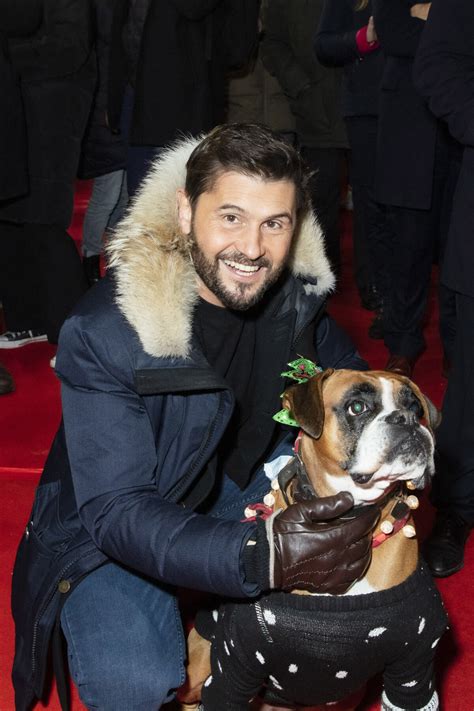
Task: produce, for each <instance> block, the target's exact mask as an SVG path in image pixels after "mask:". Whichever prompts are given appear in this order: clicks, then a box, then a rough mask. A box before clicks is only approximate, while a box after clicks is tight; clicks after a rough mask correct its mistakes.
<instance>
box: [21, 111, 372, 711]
mask: <svg viewBox="0 0 474 711" xmlns="http://www.w3.org/2000/svg"><path fill="white" fill-rule="evenodd" d="M307 179H308V176H307V174H306V171H305V167H304V165H303V164H302V162H301V159H300V157H299V155H298V154H297V153H296V152H295V151H294V149H293V148H291V147H289V146H287V145H286V144H285V143H283V142H282V141H280V140H279V139H278V138H277V137H276V136H275V135H274V134H273V133H271V132H270V131H269V130H266V129H264V128H262V127H259V126H256V125H230V126H221V127H218V128H216V129H215V130H214V131H212V132H211V133H210V134H209V135H207V136H205V137H204V138H203V139H202V140H201V141H197V140H186V141H183V142H181V143H178V144H176V145H174V146H172V147H171V148H170V149H169V151H168V152H167V153H166V154H164V155H163V156H162V157H161V159H160V160H159V161H158V162H157V163H156V164H155V166H154V167H153V169H152V171H151V173H150V174H149V176H148V177H147V179H146V180H145V182H144V184H143V186H142V189H141V191H140V193H139V194H138V195H137V197H136V198H135V200H134V202H133V203H132V205H131V207H130V209H129V211H128V214H127V215H126V217H125V218H124V220H123V221H122V223H121V224H120V225H119V227H118V229H117V231H116V234H115V236H114V238H113V239H112V241H111V243H110V245H109V248H108V252H109V269H108V273H107V276H106V277H105V278H104V279H103V280H101V282H100V283H99V284H98V285H97V286H96V287H94V289H92V290H90V292H89V293H88V294H87V295H86V296H85V298H84V300H83V301H82V302H81V304H79V306H78V307H77V309H76V310H75V312H74V313H73V314H72V315H71V316H70V318H69V319H68V320H67V322H66V324H65V326H64V328H63V330H62V333H61V339H60V347H59V350H58V356H57V373H58V376H59V377H60V379H61V383H62V404H63V424H62V425H61V427H60V429H59V431H58V434H57V436H56V438H55V441H54V443H53V446H52V449H51V452H50V455H49V458H48V461H47V464H46V467H45V470H44V473H43V476H42V479H41V482H40V486H39V487H38V490H37V494H36V498H35V502H34V507H33V512H32V514H31V517H30V523H29V524H28V526H27V529H26V532H25V536H24V538H23V540H22V541H21V544H20V548H19V552H18V557H17V561H16V565H15V573H14V581H13V597H12V599H13V614H14V617H15V622H16V631H17V646H16V656H15V664H14V670H13V679H14V682H15V687H16V695H17V711H21V710H22V709H27V708H28V707H29V705H30V703H31V701H32V700H33V699H34V698H35V697H40V696H41V694H42V691H43V683H44V678H45V671H46V664H47V659H48V649H49V646H50V642H51V639H53V640H55V641H56V642H58V640H59V638H60V631H61V634H64V636H65V638H66V642H67V649H68V661H69V667H70V672H71V675H72V677H73V680H74V682H75V683H76V684H77V686H78V689H79V693H80V696H81V699H82V701H83V703H84V704H85V706H86V707H87V708H91V709H92V708H94V709H101V711H105V710H110V711H116V709H118V708H123V709H127V711H133V710H135V709H136V710H138V709H142V710H143V711H150V709H158V708H159V707H160V706H161V705H162V704H163V703H164V702H165V701H166V700H169V699H171V698H173V696H174V694H175V690H176V688H177V687H179V686H180V684H181V683H182V682H183V680H184V665H185V652H184V637H183V629H182V625H181V621H180V618H179V614H178V607H177V599H176V592H175V589H176V586H181V587H189V588H195V589H200V590H205V591H209V592H212V593H214V594H218V595H221V596H231V597H246V596H247V597H253V596H255V595H258V594H259V593H260V592H261V591H262V590H266V589H269V588H270V587H271V583H270V581H271V580H279V581H280V583H279V584H280V587H281V589H289V588H290V587H291V583H290V582H289V577H288V571H289V570H291V571H295V570H296V571H298V572H300V573H301V576H302V578H303V579H304V580H306V581H307V582H306V587H307V589H308V590H310V591H311V590H313V591H317V590H320V589H323V590H325V591H328V590H331V589H332V588H335V587H338V589H341V586H342V587H349V586H350V585H351V583H352V582H353V581H354V580H356V579H357V578H358V577H360V576H361V575H362V574H363V573H364V571H365V568H366V566H367V564H368V562H369V556H370V553H368V552H367V551H368V550H369V545H368V537H369V536H370V532H371V529H372V527H373V525H375V519H376V516H377V514H376V513H374V514H369V516H368V517H367V518H365V519H363V518H362V517H358V518H357V519H354V520H353V521H348V522H347V523H345V524H343V525H341V526H340V527H339V528H338V533H337V534H336V535H334V532H333V535H332V537H328V536H327V534H326V528H325V521H327V520H328V519H330V518H333V517H334V516H337V515H339V514H341V513H343V512H346V511H347V510H348V509H350V508H351V507H352V504H353V501H352V497H351V496H350V495H348V494H342V495H339V496H337V497H330V498H329V499H317V500H316V499H315V500H313V501H309V502H302V503H298V504H294V505H293V506H290V507H289V508H288V509H287V510H286V511H285V512H284V513H282V514H279V515H277V516H275V517H274V519H273V527H270V526H268V527H265V525H261V523H257V524H253V523H245V524H243V523H241V522H240V519H242V516H243V511H244V508H245V506H246V505H248V504H249V503H252V502H259V501H261V499H262V496H263V494H264V493H266V490H267V488H268V479H267V478H266V476H265V474H264V470H263V465H264V464H265V463H266V462H272V461H274V460H277V458H278V457H279V456H283V455H289V454H291V452H292V442H293V440H294V437H295V434H294V432H289V431H288V428H285V427H284V426H282V425H279V424H277V423H276V422H275V421H274V420H273V419H272V414H273V413H275V412H276V411H277V410H278V409H280V404H279V403H280V393H281V392H282V390H283V387H284V383H283V381H282V379H281V377H280V374H281V372H282V371H283V370H285V368H286V364H287V363H288V361H289V360H291V359H292V358H295V357H296V356H297V355H303V356H306V357H308V358H311V359H313V360H315V361H317V362H318V363H320V364H321V365H322V366H323V367H329V366H332V367H336V368H337V367H349V368H359V369H360V368H362V369H364V368H365V363H364V362H363V361H362V360H361V359H360V357H359V356H358V354H357V353H356V351H355V349H354V347H353V345H352V343H351V342H350V340H349V339H348V337H347V336H346V335H345V334H344V333H343V332H342V331H341V330H340V329H339V328H338V327H337V326H336V324H335V323H334V322H333V321H332V320H331V319H330V318H329V317H328V315H327V314H326V313H325V309H324V300H325V295H326V294H327V293H328V291H329V290H330V289H331V288H332V286H333V277H332V274H331V271H330V268H329V266H328V262H327V260H326V257H325V253H324V246H323V242H322V238H321V234H320V230H319V228H318V226H317V224H316V222H315V220H314V218H313V216H312V214H311V212H310V210H309V208H308V199H307V195H306V183H307ZM275 466H277V465H276V464H275V465H274V467H275ZM267 529H268V530H267ZM301 534H304V537H305V545H304V546H301V545H300V543H299V541H300V539H301ZM315 550H318V552H319V553H321V552H322V553H323V555H322V557H319V558H318V561H317V565H315V564H314V558H315V555H314V551H315ZM325 551H328V552H330V553H331V555H330V556H325V555H324V552H325ZM326 561H329V563H328V564H327V569H326V567H325V565H326ZM334 562H335V564H334ZM300 587H301V585H300ZM53 628H54V629H55V630H56V634H53ZM59 648H60V647H59V644H58V645H57V647H56V651H57V650H59ZM55 656H56V659H59V658H60V654H56V655H55ZM57 666H60V665H57ZM59 688H61V684H59Z"/></svg>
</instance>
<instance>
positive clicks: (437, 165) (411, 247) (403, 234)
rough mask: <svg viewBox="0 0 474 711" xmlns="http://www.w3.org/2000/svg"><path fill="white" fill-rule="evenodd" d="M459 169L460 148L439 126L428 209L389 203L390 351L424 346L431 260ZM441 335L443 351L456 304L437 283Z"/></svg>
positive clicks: (450, 338)
mask: <svg viewBox="0 0 474 711" xmlns="http://www.w3.org/2000/svg"><path fill="white" fill-rule="evenodd" d="M458 173H459V149H458V147H457V145H456V144H455V143H454V141H453V140H452V139H450V138H449V136H447V134H446V132H445V130H444V129H443V128H441V127H440V129H439V131H438V139H437V145H436V152H435V160H434V169H433V191H432V200H431V208H430V209H429V210H416V209H412V208H406V207H397V206H389V208H388V210H389V214H390V230H391V235H392V237H391V243H390V246H391V248H390V250H389V254H388V261H387V294H388V297H387V299H386V300H385V308H384V334H385V336H384V340H385V345H386V346H387V348H388V350H389V351H390V352H391V353H396V354H399V355H404V356H407V357H409V358H416V357H417V356H418V355H419V354H420V353H421V351H422V350H423V348H424V346H425V341H424V337H423V321H424V318H425V313H426V304H427V299H428V293H429V287H430V279H431V269H432V265H433V260H434V259H438V261H439V262H442V258H443V253H444V247H445V244H446V239H447V234H448V229H449V222H450V216H451V207H452V201H453V194H454V189H455V187H456V181H457V176H458ZM439 297H440V334H441V337H442V341H443V348H444V350H445V353H446V355H448V356H450V355H451V353H452V350H453V346H454V336H455V319H456V307H455V298H454V294H453V292H451V291H450V290H449V289H447V288H446V287H441V288H440V291H439Z"/></svg>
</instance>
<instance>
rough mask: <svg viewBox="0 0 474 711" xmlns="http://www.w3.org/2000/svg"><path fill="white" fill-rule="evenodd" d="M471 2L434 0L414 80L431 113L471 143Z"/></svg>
mask: <svg viewBox="0 0 474 711" xmlns="http://www.w3.org/2000/svg"><path fill="white" fill-rule="evenodd" d="M473 37H474V3H473V2H472V0H450V2H449V3H448V2H445V1H444V0H434V2H433V3H432V7H431V11H430V14H429V18H428V21H427V23H426V27H425V30H424V32H423V36H422V39H421V42H420V47H419V49H418V53H417V57H416V61H415V69H414V81H415V85H416V87H417V89H418V91H419V92H420V93H421V94H422V95H423V96H424V97H426V98H427V99H428V103H429V107H430V109H431V111H432V112H433V113H434V115H435V116H437V117H438V118H441V119H444V120H445V121H447V123H448V126H449V130H450V131H451V133H452V135H453V136H454V138H456V139H457V140H458V141H460V143H463V144H464V145H468V146H471V147H472V146H474V45H473Z"/></svg>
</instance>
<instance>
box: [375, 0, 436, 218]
mask: <svg viewBox="0 0 474 711" xmlns="http://www.w3.org/2000/svg"><path fill="white" fill-rule="evenodd" d="M414 4H415V0H373V8H374V20H375V28H376V31H377V36H378V38H379V40H380V44H381V46H382V49H383V51H384V54H385V67H384V72H383V78H382V85H381V92H380V106H379V136H378V146H377V170H376V179H375V185H376V196H377V199H378V200H379V202H381V203H384V204H388V205H396V206H399V207H407V208H416V209H421V210H428V209H430V207H431V196H432V187H433V168H434V159H435V146H436V133H437V120H436V118H435V117H434V116H433V114H432V113H431V112H430V111H429V109H428V107H427V106H426V104H425V101H424V100H423V98H422V97H421V96H420V94H419V93H418V92H417V91H416V89H415V86H414V84H413V76H412V74H413V62H414V58H415V53H416V50H417V47H418V43H419V40H420V38H421V35H422V32H423V29H424V26H425V23H424V22H423V20H418V19H416V18H412V17H411V16H410V8H411V6H412V5H414Z"/></svg>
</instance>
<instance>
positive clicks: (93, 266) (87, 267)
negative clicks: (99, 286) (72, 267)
mask: <svg viewBox="0 0 474 711" xmlns="http://www.w3.org/2000/svg"><path fill="white" fill-rule="evenodd" d="M82 268H83V269H84V274H85V275H86V279H87V283H88V284H89V286H94V284H95V283H96V282H98V281H99V279H100V278H101V273H100V254H92V255H91V256H90V257H83V258H82Z"/></svg>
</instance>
